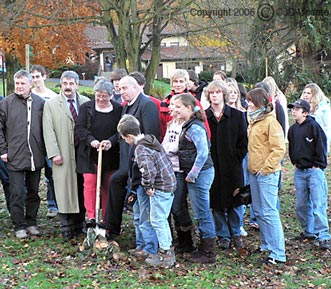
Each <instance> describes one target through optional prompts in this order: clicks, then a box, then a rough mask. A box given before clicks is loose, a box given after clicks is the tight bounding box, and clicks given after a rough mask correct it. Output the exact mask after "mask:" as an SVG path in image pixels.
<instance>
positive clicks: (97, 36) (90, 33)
mask: <svg viewBox="0 0 331 289" xmlns="http://www.w3.org/2000/svg"><path fill="white" fill-rule="evenodd" d="M85 34H86V36H87V37H88V39H89V47H91V48H92V49H111V48H113V47H114V46H113V44H112V43H111V42H110V41H109V39H108V31H107V27H106V26H100V25H96V26H92V25H89V26H88V27H87V28H86V30H85Z"/></svg>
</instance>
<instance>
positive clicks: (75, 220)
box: [58, 174, 85, 233]
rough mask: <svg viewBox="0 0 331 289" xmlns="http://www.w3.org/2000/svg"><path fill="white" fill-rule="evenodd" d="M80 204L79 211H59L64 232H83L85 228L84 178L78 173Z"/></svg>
mask: <svg viewBox="0 0 331 289" xmlns="http://www.w3.org/2000/svg"><path fill="white" fill-rule="evenodd" d="M77 185H78V204H79V213H76V214H64V213H58V218H59V219H60V222H61V231H62V232H77V233H79V232H81V231H82V230H83V229H85V206H84V178H83V175H82V174H77Z"/></svg>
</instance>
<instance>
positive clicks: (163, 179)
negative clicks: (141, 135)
mask: <svg viewBox="0 0 331 289" xmlns="http://www.w3.org/2000/svg"><path fill="white" fill-rule="evenodd" d="M135 160H136V162H137V164H138V167H139V170H140V171H141V174H142V176H141V184H142V186H143V187H145V189H150V188H154V189H156V190H160V191H162V192H174V191H175V189H176V177H175V173H174V170H173V168H172V164H171V162H170V160H169V158H168V156H167V153H166V152H165V150H164V149H163V147H162V146H161V145H160V146H159V150H157V149H153V148H152V147H150V146H146V145H145V144H140V143H139V142H138V145H137V147H136V150H135Z"/></svg>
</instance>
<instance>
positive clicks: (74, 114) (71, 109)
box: [68, 99, 77, 122]
mask: <svg viewBox="0 0 331 289" xmlns="http://www.w3.org/2000/svg"><path fill="white" fill-rule="evenodd" d="M68 101H69V103H70V104H69V109H70V112H71V114H72V118H73V119H74V122H76V119H77V111H76V109H75V107H74V100H73V99H68Z"/></svg>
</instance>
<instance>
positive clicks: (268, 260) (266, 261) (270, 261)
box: [262, 257, 285, 266]
mask: <svg viewBox="0 0 331 289" xmlns="http://www.w3.org/2000/svg"><path fill="white" fill-rule="evenodd" d="M262 263H263V264H265V265H269V266H274V265H279V264H285V262H284V261H279V260H277V259H275V258H271V257H267V258H265V259H264V260H263V262H262Z"/></svg>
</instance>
